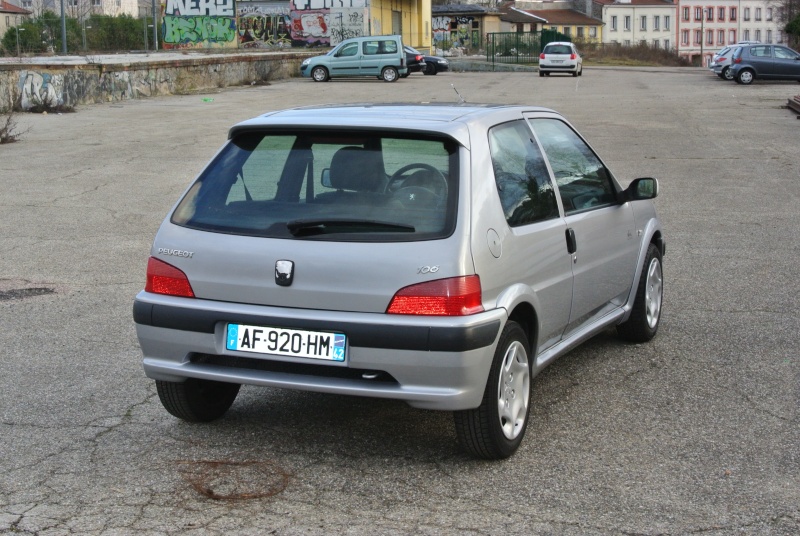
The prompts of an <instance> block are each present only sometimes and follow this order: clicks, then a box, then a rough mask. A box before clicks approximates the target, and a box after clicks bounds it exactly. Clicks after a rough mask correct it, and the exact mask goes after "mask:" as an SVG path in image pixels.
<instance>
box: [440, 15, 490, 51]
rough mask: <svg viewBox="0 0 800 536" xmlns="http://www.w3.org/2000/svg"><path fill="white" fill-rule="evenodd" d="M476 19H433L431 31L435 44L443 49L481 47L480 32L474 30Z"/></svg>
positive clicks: (454, 17)
mask: <svg viewBox="0 0 800 536" xmlns="http://www.w3.org/2000/svg"><path fill="white" fill-rule="evenodd" d="M474 23H475V18H474V17H468V16H463V17H456V16H448V15H442V16H439V17H433V20H432V21H431V30H432V31H433V41H434V44H435V45H436V46H437V47H439V48H442V47H443V45H445V46H446V45H449V46H450V47H479V46H480V31H479V30H478V29H477V28H473V26H474Z"/></svg>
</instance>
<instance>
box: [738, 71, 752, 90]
mask: <svg viewBox="0 0 800 536" xmlns="http://www.w3.org/2000/svg"><path fill="white" fill-rule="evenodd" d="M755 79H756V75H755V73H754V72H753V71H751V70H750V69H742V70H741V71H739V73H738V74H737V75H736V81H737V82H739V83H740V84H743V85H745V86H747V85H750V84H752V83H753V80H755Z"/></svg>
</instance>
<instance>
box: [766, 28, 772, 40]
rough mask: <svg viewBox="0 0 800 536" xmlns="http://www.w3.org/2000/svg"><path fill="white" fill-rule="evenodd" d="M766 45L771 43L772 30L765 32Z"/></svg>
mask: <svg viewBox="0 0 800 536" xmlns="http://www.w3.org/2000/svg"><path fill="white" fill-rule="evenodd" d="M767 43H772V30H767Z"/></svg>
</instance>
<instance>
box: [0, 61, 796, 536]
mask: <svg viewBox="0 0 800 536" xmlns="http://www.w3.org/2000/svg"><path fill="white" fill-rule="evenodd" d="M797 94H800V84H797V83H796V82H774V83H763V82H759V81H757V82H755V83H754V84H753V85H752V86H746V87H743V86H739V85H737V84H735V83H733V82H726V81H723V80H720V79H719V78H717V77H716V76H714V75H713V74H711V73H710V72H709V71H708V70H705V69H699V68H689V69H675V68H664V69H657V68H624V69H623V68H619V69H617V68H592V67H587V68H585V70H584V74H583V76H582V77H580V78H572V77H569V76H551V77H548V78H540V77H539V76H538V75H537V74H536V73H496V74H495V73H444V74H440V75H438V76H422V75H420V74H415V75H412V76H410V77H409V78H407V79H404V80H400V81H398V82H396V83H392V84H388V83H384V82H380V81H378V80H374V79H364V80H352V81H334V82H329V83H314V82H311V81H309V80H308V79H292V80H287V81H280V82H275V83H272V84H271V85H265V86H253V87H246V88H231V89H226V90H220V91H219V92H216V93H208V94H201V95H187V96H174V97H165V98H154V99H148V100H137V101H127V102H124V103H113V104H106V105H93V106H81V107H79V108H78V109H77V113H69V114H61V115H58V114H49V115H21V116H18V123H19V127H18V130H19V131H24V134H23V135H22V138H21V141H20V142H18V143H13V144H9V145H3V146H0V159H1V161H2V165H0V168H2V169H1V170H0V186H2V188H0V207H2V208H1V209H0V210H1V211H2V212H1V213H2V218H0V251H2V254H0V347H1V348H2V349H1V350H0V366H1V367H2V369H1V370H2V375H1V376H0V378H2V380H0V385H2V389H0V533H11V534H38V535H63V534H115V535H116V534H281V535H289V534H303V535H322V534H370V535H371V534H547V535H585V534H598V535H606V534H611V535H623V534H639V535H657V534H670V535H678V534H698V533H699V534H704V535H710V536H723V535H730V534H757V535H796V534H799V533H800V423H798V409H799V408H800V357H798V354H799V352H798V348H799V347H800V343H798V333H800V314H799V309H800V308H799V307H798V303H800V270H799V269H798V265H797V259H798V258H800V245H799V244H800V240H798V236H800V216H799V212H798V203H799V202H800V180H799V179H800V151H799V150H798V148H800V121H798V120H797V119H796V116H795V114H793V113H791V112H790V111H789V110H787V109H786V108H785V105H786V101H787V99H788V98H789V97H792V96H794V95H797ZM459 98H463V99H465V100H466V101H467V102H472V103H478V102H496V103H515V104H532V105H542V106H546V107H551V108H555V109H556V110H559V111H561V112H562V113H564V114H565V115H566V116H567V118H568V119H570V120H571V121H572V122H573V123H574V124H575V125H576V127H577V128H578V129H579V130H580V132H581V133H582V134H583V135H585V136H586V137H587V139H588V140H589V142H590V143H591V144H592V145H593V146H594V148H595V149H596V150H597V152H598V153H599V154H600V155H601V156H602V157H603V158H604V160H605V161H606V163H607V164H608V165H609V166H610V167H611V169H612V170H613V171H614V172H615V173H616V175H617V177H618V179H619V180H620V182H621V183H622V184H623V185H626V184H627V183H628V182H630V180H632V179H633V178H635V177H642V176H655V177H657V178H658V179H659V181H660V186H661V194H660V195H659V197H658V198H657V199H656V205H657V208H658V210H659V214H660V216H661V218H662V221H663V223H664V233H665V237H666V240H667V254H666V257H665V258H664V275H665V298H664V299H665V301H664V312H663V318H662V324H661V328H660V331H659V334H658V336H657V337H656V339H655V340H654V341H653V342H652V343H650V344H645V345H630V344H625V343H623V342H621V341H619V340H618V339H617V338H616V337H615V336H614V333H613V331H610V332H608V333H603V334H601V335H600V336H598V337H596V338H595V339H593V340H592V341H590V342H588V343H587V344H584V345H583V346H581V347H580V348H578V349H577V350H574V351H573V352H571V353H570V354H568V355H567V356H565V357H563V358H562V359H561V360H559V361H557V362H556V363H555V364H553V365H552V366H550V367H549V368H548V369H546V370H545V371H544V372H543V373H542V374H541V375H540V376H538V377H537V378H536V380H535V381H534V382H533V409H532V412H531V423H530V425H529V427H528V431H527V436H526V439H525V441H524V442H523V444H522V447H521V448H520V450H519V451H518V453H517V454H516V455H515V456H513V457H512V458H510V459H508V460H506V461H502V462H484V461H475V460H473V459H471V458H469V457H467V456H466V455H464V454H463V453H462V451H461V450H460V449H459V447H458V445H457V444H456V440H455V433H454V430H453V423H452V416H451V415H450V414H448V413H439V412H431V411H422V410H415V409H412V408H410V407H408V406H406V405H405V404H403V403H401V402H394V401H386V400H371V399H360V398H348V397H337V396H332V395H324V394H315V393H306V392H295V391H281V390H270V389H262V388H255V387H244V388H243V389H242V391H241V393H240V395H239V397H238V398H237V401H236V403H235V404H234V406H233V407H232V408H231V410H230V411H229V412H228V414H227V415H226V417H225V418H224V419H222V420H220V421H216V422H213V423H210V424H204V425H195V424H189V423H185V422H182V421H179V420H177V419H175V418H174V417H172V416H171V415H169V414H168V413H167V412H166V411H165V410H164V409H163V408H162V407H161V404H160V403H159V400H158V396H157V395H156V391H155V385H154V382H152V381H151V380H149V379H147V378H145V376H144V374H143V372H142V368H141V365H140V359H141V353H140V352H139V349H138V344H137V339H136V334H135V330H134V324H133V320H132V315H131V307H132V303H133V297H134V296H135V294H136V293H137V292H138V291H139V290H140V289H141V288H142V287H143V285H144V275H145V268H146V263H147V258H148V255H149V248H150V245H151V243H152V239H153V236H154V234H155V232H156V230H157V228H158V225H159V224H160V222H161V220H162V219H163V217H164V215H165V214H166V213H167V211H168V210H169V209H170V207H171V206H172V205H173V203H174V202H175V201H177V199H178V196H179V195H180V193H181V192H182V191H183V190H184V188H186V186H187V185H188V184H189V181H190V180H191V179H192V178H193V177H194V176H195V175H196V173H197V172H198V171H199V170H200V169H201V167H202V166H203V165H204V164H205V163H206V162H207V160H208V159H210V158H211V156H213V154H214V152H215V151H216V149H217V148H218V147H219V146H220V145H221V144H222V143H223V142H224V140H225V138H226V131H227V128H228V127H229V126H231V125H232V124H233V123H235V122H237V121H240V120H243V119H246V118H249V117H252V116H254V115H257V114H259V113H263V112H266V111H269V110H275V109H280V108H285V107H292V106H300V105H307V104H319V103H328V102H329V103H341V102H457V101H458V100H459Z"/></svg>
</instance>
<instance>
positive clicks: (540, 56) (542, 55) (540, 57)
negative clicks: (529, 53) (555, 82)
mask: <svg viewBox="0 0 800 536" xmlns="http://www.w3.org/2000/svg"><path fill="white" fill-rule="evenodd" d="M539 59H540V60H543V59H544V52H542V53H541V54H539Z"/></svg>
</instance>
